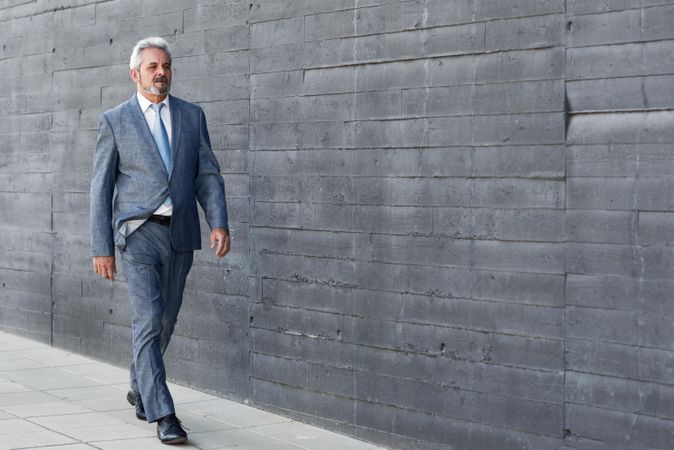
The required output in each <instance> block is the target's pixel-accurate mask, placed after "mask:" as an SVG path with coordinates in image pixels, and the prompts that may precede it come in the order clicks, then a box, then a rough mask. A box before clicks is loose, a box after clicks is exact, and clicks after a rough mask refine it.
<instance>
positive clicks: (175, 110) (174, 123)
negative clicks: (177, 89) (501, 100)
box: [169, 95, 182, 178]
mask: <svg viewBox="0 0 674 450" xmlns="http://www.w3.org/2000/svg"><path fill="white" fill-rule="evenodd" d="M169 98H170V99H169V108H170V109H171V173H173V168H174V167H175V162H176V161H177V158H176V157H177V155H178V150H179V149H180V131H181V128H182V127H181V126H180V102H178V101H177V100H176V98H175V97H174V96H172V95H169ZM170 177H171V174H169V178H170Z"/></svg>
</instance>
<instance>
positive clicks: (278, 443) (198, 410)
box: [0, 332, 381, 450]
mask: <svg viewBox="0 0 674 450" xmlns="http://www.w3.org/2000/svg"><path fill="white" fill-rule="evenodd" d="M127 380H128V374H127V371H126V370H122V369H119V368H117V367H114V366H111V365H108V364H104V363H101V362H97V361H93V360H91V359H88V358H84V357H82V356H79V355H75V354H71V353H67V352H65V351H62V350H58V349H55V348H52V347H50V346H48V345H45V344H41V343H38V342H35V341H31V340H28V339H24V338H21V337H17V336H14V335H12V334H8V333H3V332H0V450H5V449H26V448H30V449H33V448H40V449H63V450H84V449H92V448H97V449H104V450H113V449H124V450H135V449H139V450H145V449H154V448H157V449H159V448H160V449H163V450H166V449H168V448H171V446H167V445H163V444H161V443H160V442H159V440H158V439H157V438H156V437H155V436H156V435H155V433H156V427H155V425H154V424H148V423H145V422H141V421H139V420H138V419H136V417H135V415H134V412H133V408H132V407H131V406H130V405H129V404H128V403H127V402H126V399H125V397H126V391H127V386H128V381H127ZM171 391H172V393H173V397H174V400H175V402H176V408H177V411H176V413H177V415H178V417H180V419H181V420H182V422H183V425H185V426H186V427H187V428H189V430H188V434H189V445H179V446H172V447H176V448H179V449H186V448H198V449H221V448H229V449H231V448H235V449H245V450H253V449H255V450H285V449H288V450H292V449H295V450H297V449H319V450H328V449H338V450H374V449H379V448H381V447H376V446H373V445H370V444H367V443H365V442H362V441H358V440H356V439H351V438H348V437H345V436H341V435H339V434H335V433H331V432H328V431H325V430H321V429H319V428H315V427H311V426H309V425H305V424H302V423H300V422H296V421H293V420H290V419H287V418H284V417H281V416H277V415H274V414H270V413H268V412H265V411H261V410H258V409H255V408H251V407H249V406H245V405H242V404H240V403H237V402H233V401H230V400H225V399H221V398H218V397H215V396H212V395H208V394H205V393H203V392H199V391H195V390H193V389H188V388H185V387H182V386H177V385H174V384H171Z"/></svg>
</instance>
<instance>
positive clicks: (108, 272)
mask: <svg viewBox="0 0 674 450" xmlns="http://www.w3.org/2000/svg"><path fill="white" fill-rule="evenodd" d="M94 272H96V273H97V274H99V275H100V276H102V277H103V278H105V279H106V280H110V281H115V274H116V273H117V267H115V257H114V256H94Z"/></svg>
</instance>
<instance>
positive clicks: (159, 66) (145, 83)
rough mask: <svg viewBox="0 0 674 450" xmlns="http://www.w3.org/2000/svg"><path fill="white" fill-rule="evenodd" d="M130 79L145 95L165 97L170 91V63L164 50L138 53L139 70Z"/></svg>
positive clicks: (153, 49)
mask: <svg viewBox="0 0 674 450" xmlns="http://www.w3.org/2000/svg"><path fill="white" fill-rule="evenodd" d="M131 78H132V79H133V81H135V82H136V85H137V86H138V88H139V89H141V90H142V91H144V92H145V93H147V94H152V95H167V94H168V93H169V90H170V89H171V61H170V60H169V57H168V55H167V54H166V53H165V52H164V50H162V49H159V48H146V49H143V50H142V51H141V52H140V69H139V70H136V69H132V70H131Z"/></svg>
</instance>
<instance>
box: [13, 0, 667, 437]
mask: <svg viewBox="0 0 674 450" xmlns="http://www.w3.org/2000/svg"><path fill="white" fill-rule="evenodd" d="M673 17H674V2H673V1H672V0H639V1H624V0H621V1H611V2H607V1H604V0H566V1H565V0H548V1H540V0H459V1H453V2H447V1H446V0H310V1H309V0H251V1H246V2H244V1H242V0H239V1H232V0H227V1H216V0H199V1H195V2H190V3H189V4H186V3H185V2H178V1H174V0H170V1H168V0H167V1H155V0H152V1H145V2H133V1H131V0H108V1H90V0H87V1H81V0H65V1H62V2H60V3H58V4H55V3H54V2H52V1H50V0H34V1H29V0H6V1H4V2H0V37H1V38H2V44H3V46H2V49H1V50H0V77H1V79H0V82H1V85H2V91H1V92H0V117H1V120H0V139H1V142H2V144H1V147H0V148H1V149H2V151H1V152H0V172H2V177H1V178H0V209H1V210H2V214H1V215H0V233H1V234H0V235H1V236H2V238H1V239H0V249H1V250H2V251H1V252H0V282H2V289H1V290H0V295H1V298H2V301H1V302H0V328H1V329H3V330H6V331H8V332H12V333H15V334H22V335H26V336H30V337H31V338H34V339H39V340H41V341H43V342H49V343H52V344H53V345H54V346H56V347H59V348H63V349H65V350H68V351H72V352H77V353H81V354H85V355H89V356H93V357H96V358H98V359H103V360H106V361H109V362H111V363H113V364H116V365H119V366H124V365H126V364H127V363H128V361H129V357H130V330H129V317H128V316H129V312H128V306H127V302H126V292H125V291H126V289H125V284H124V280H123V279H121V280H120V281H118V282H115V283H114V284H112V283H108V282H105V281H103V280H100V279H97V278H96V277H95V276H94V275H93V274H92V271H91V268H90V261H89V259H88V241H89V237H88V236H87V230H88V211H87V208H88V206H87V205H88V198H87V195H88V194H87V190H88V181H89V173H90V164H91V162H90V161H91V153H92V148H93V143H94V140H95V135H96V125H97V120H96V119H97V116H98V114H99V113H100V112H101V111H103V110H105V109H107V108H109V107H112V106H114V105H115V104H117V103H119V102H121V101H123V100H124V99H126V98H128V97H129V96H130V95H131V94H132V92H133V90H132V86H131V85H130V82H129V80H128V76H127V70H128V69H127V68H126V64H127V61H128V54H129V52H130V49H131V47H132V45H133V43H134V42H135V41H136V40H138V39H139V38H141V37H144V36H146V35H150V34H159V35H162V36H164V37H166V38H167V39H168V40H169V41H170V42H171V44H172V45H173V48H174V53H175V69H176V72H175V77H174V79H175V82H174V93H175V94H176V95H178V96H183V97H185V98H186V99H188V100H192V101H196V102H199V103H200V104H201V105H202V106H203V107H204V109H205V111H206V114H207V117H208V121H209V123H208V125H209V128H210V132H211V137H212V139H211V140H212V143H213V146H214V150H215V152H216V155H217V156H218V158H219V159H220V161H221V163H222V168H223V175H224V176H225V180H226V190H227V196H228V201H229V204H230V208H231V221H232V237H233V251H232V254H231V255H230V256H229V257H228V258H227V259H226V260H225V261H216V260H215V259H214V258H213V257H212V256H211V255H209V254H208V252H206V251H204V252H200V253H198V254H197V256H196V262H195V268H194V270H193V272H192V275H191V276H190V279H189V281H188V290H187V294H186V301H185V304H184V307H183V311H182V313H181V316H180V319H179V321H178V327H177V329H176V337H175V339H174V341H173V342H172V345H171V347H170V349H169V353H168V355H167V358H168V365H169V373H170V374H171V375H172V376H173V377H174V378H175V379H176V380H180V382H182V383H186V384H189V385H190V386H194V387H197V388H201V389H206V390H209V391H211V392H214V393H217V394H220V395H224V396H227V397H230V398H234V399H239V400H243V399H247V400H249V401H250V402H251V403H254V404H256V405H258V406H260V407H264V408H267V409H270V410H273V411H275V412H280V413H283V414H286V415H288V416H290V417H293V418H297V419H301V420H303V421H309V422H311V423H314V424H318V425H320V426H323V427H325V428H329V429H333V430H339V431H341V432H345V433H348V434H351V435H354V436H358V437H361V438H364V439H367V440H370V441H374V442H378V443H380V444H382V445H386V446H389V447H392V448H417V449H439V448H443V449H446V448H453V449H461V450H463V449H471V450H489V449H494V450H497V449H498V450H509V449H548V448H560V447H564V448H573V449H591V450H600V449H601V450H613V449H615V448H623V447H624V448H639V449H666V448H671V447H672V444H671V442H672V440H673V438H674V436H672V434H673V433H672V430H673V429H674V426H673V425H674V423H673V421H674V412H672V407H671V405H672V401H671V399H672V398H674V390H673V389H674V384H672V376H673V375H674V371H673V370H672V367H671V360H672V357H673V356H674V354H673V352H674V347H672V344H671V342H672V337H674V332H672V326H671V323H672V320H673V318H674V309H673V307H672V306H671V305H672V302H671V301H669V297H670V292H671V288H672V287H673V286H674V277H673V275H672V273H674V272H673V271H672V269H673V268H674V251H673V250H672V242H674V233H673V232H672V231H671V230H672V225H674V215H673V214H672V212H673V211H674V197H673V196H672V194H671V192H672V188H673V186H674V179H673V178H672V173H674V170H673V169H674V157H673V156H672V155H674V153H672V144H673V143H674V97H673V94H672V92H673V91H672V89H671V86H672V80H674V27H672V18H673ZM139 30H142V31H139ZM205 236H206V233H205V232H204V237H205Z"/></svg>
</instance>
